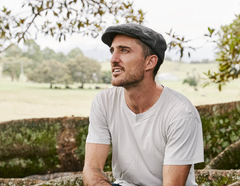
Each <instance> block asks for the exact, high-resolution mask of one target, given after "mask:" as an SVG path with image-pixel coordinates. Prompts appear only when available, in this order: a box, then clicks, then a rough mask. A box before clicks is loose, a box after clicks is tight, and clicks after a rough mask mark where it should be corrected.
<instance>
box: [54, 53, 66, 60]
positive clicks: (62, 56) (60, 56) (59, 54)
mask: <svg viewBox="0 0 240 186" xmlns="http://www.w3.org/2000/svg"><path fill="white" fill-rule="evenodd" d="M55 59H56V60H57V61H59V62H61V63H65V62H67V57H66V56H65V55H64V53H62V52H58V53H56V55H55Z"/></svg>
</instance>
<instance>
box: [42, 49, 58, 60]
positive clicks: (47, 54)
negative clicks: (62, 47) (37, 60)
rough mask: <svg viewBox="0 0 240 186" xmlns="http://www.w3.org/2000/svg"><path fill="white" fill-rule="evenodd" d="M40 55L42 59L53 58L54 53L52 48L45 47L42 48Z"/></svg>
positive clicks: (54, 56)
mask: <svg viewBox="0 0 240 186" xmlns="http://www.w3.org/2000/svg"><path fill="white" fill-rule="evenodd" d="M42 56H43V60H50V59H55V58H56V53H55V52H54V50H53V49H51V48H48V47H46V48H44V49H43V50H42Z"/></svg>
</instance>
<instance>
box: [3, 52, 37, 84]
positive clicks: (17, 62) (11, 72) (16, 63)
mask: <svg viewBox="0 0 240 186" xmlns="http://www.w3.org/2000/svg"><path fill="white" fill-rule="evenodd" d="M10 49H11V48H10ZM1 61H2V63H3V74H5V75H8V76H10V77H11V80H12V81H14V80H18V79H19V77H20V74H21V65H23V72H24V73H25V74H28V73H29V72H31V71H32V70H33V68H34V65H33V62H32V60H31V59H28V58H26V57H18V56H17V57H14V56H13V57H6V58H2V59H1ZM21 63H22V64H21Z"/></svg>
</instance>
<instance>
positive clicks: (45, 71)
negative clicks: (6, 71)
mask: <svg viewBox="0 0 240 186" xmlns="http://www.w3.org/2000/svg"><path fill="white" fill-rule="evenodd" d="M28 78H29V80H31V81H35V82H39V83H42V82H44V83H50V87H51V88H52V84H55V83H65V84H69V83H71V82H72V79H71V76H70V75H69V71H68V68H67V66H66V65H65V64H63V63H60V62H58V61H56V60H50V61H43V62H42V63H41V64H39V65H38V67H37V68H35V69H34V70H33V71H32V73H30V74H29V75H28Z"/></svg>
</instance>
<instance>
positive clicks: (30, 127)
mask: <svg viewBox="0 0 240 186" xmlns="http://www.w3.org/2000/svg"><path fill="white" fill-rule="evenodd" d="M66 120H67V122H69V123H66V122H65V121H66ZM71 122H73V127H74V129H75V131H76V133H77V135H76V136H74V138H75V139H76V140H77V143H76V144H77V150H76V151H75V150H72V149H70V151H72V152H74V153H75V155H76V157H79V160H78V161H79V162H80V165H81V166H77V168H78V170H79V171H82V168H83V161H84V154H85V149H84V148H85V140H86V134H87V128H88V127H87V124H88V118H70V119H69V120H68V118H55V119H47V118H46V119H30V120H16V121H10V122H5V123H1V124H0V131H1V136H0V177H1V178H7V177H9V175H11V177H12V178H19V177H25V176H28V175H31V174H37V173H39V174H40V173H47V172H48V173H51V172H59V171H62V172H64V167H63V166H62V164H61V161H60V158H59V157H60V156H62V151H58V150H57V149H58V146H59V144H61V141H62V139H64V137H66V136H64V135H63V134H64V132H65V133H68V130H66V126H67V125H69V124H70V125H71ZM64 123H65V124H64ZM67 148H69V147H67ZM73 148H75V146H74V147H73ZM68 161H71V159H68ZM69 168H70V169H71V168H72V169H73V170H72V171H76V166H75V167H74V166H73V165H71V166H70V167H69ZM74 168H75V169H74ZM65 171H66V170H65Z"/></svg>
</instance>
